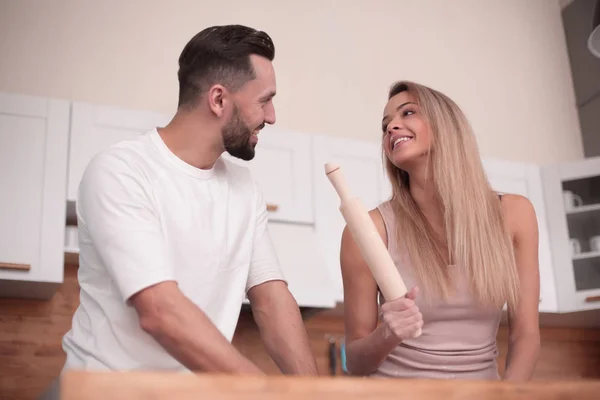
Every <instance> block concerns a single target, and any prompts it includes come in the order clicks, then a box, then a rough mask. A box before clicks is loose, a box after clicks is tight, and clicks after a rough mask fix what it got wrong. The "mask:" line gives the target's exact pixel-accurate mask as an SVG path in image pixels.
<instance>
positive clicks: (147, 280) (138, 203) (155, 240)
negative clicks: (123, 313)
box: [77, 149, 175, 301]
mask: <svg viewBox="0 0 600 400" xmlns="http://www.w3.org/2000/svg"><path fill="white" fill-rule="evenodd" d="M151 199H152V189H151V186H150V184H149V182H148V180H147V178H146V177H145V176H144V174H143V171H142V170H141V168H140V167H139V166H137V165H136V163H135V162H134V160H132V159H131V158H130V157H127V154H126V150H123V149H113V150H111V151H109V152H104V153H101V154H100V155H98V156H96V157H95V158H94V159H93V160H92V161H91V162H90V164H89V165H88V167H87V168H86V171H85V173H84V175H83V178H82V181H81V183H80V186H79V192H78V200H77V208H78V219H79V223H80V224H83V229H86V230H87V232H88V233H89V236H90V238H91V240H92V241H93V243H94V248H95V249H96V252H97V254H98V257H99V258H100V259H101V261H102V263H103V264H104V266H106V268H107V270H108V272H109V274H110V275H111V277H112V278H113V279H114V281H115V283H116V285H117V287H118V288H119V291H120V294H121V297H122V299H123V300H124V301H127V300H128V299H129V298H130V297H131V296H132V295H133V294H135V293H137V292H139V291H140V290H142V289H145V288H147V287H149V286H152V285H154V284H157V283H160V282H163V281H168V280H175V278H174V272H173V269H172V265H171V263H170V261H169V257H168V252H167V251H166V248H165V241H164V239H163V236H162V234H161V230H160V224H159V221H158V218H157V215H156V212H155V209H154V207H153V204H152V200H151Z"/></svg>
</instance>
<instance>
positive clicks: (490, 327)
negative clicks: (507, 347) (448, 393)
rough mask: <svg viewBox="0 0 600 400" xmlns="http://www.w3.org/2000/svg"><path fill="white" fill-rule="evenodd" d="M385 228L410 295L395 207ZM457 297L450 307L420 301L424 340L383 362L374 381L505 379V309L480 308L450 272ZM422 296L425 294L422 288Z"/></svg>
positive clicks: (387, 209) (386, 208)
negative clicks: (501, 332)
mask: <svg viewBox="0 0 600 400" xmlns="http://www.w3.org/2000/svg"><path fill="white" fill-rule="evenodd" d="M378 209H379V211H380V212H381V215H382V216H383V221H384V222H385V226H386V231H387V237H388V250H389V252H390V254H391V256H392V259H393V260H394V263H395V264H396V266H397V267H398V270H399V272H400V274H401V276H402V278H403V280H404V282H405V283H406V286H407V288H408V289H409V290H410V289H411V288H412V287H413V286H414V285H415V279H414V277H413V276H412V275H411V270H410V266H409V265H406V264H405V263H404V261H403V260H402V261H401V257H400V256H401V254H400V253H399V250H398V246H397V243H396V241H395V239H394V238H395V229H396V227H395V218H394V214H393V212H392V208H391V204H390V203H389V202H385V203H383V204H381V205H380V206H379V207H378ZM448 268H450V269H451V274H452V277H453V279H454V282H455V284H456V288H457V290H456V293H455V295H454V296H453V297H452V298H450V300H449V301H448V302H445V301H443V299H439V300H436V299H433V300H432V301H431V302H430V303H429V302H425V301H423V300H421V301H420V299H419V297H417V299H416V304H417V306H418V307H419V311H420V312H421V314H422V315H423V329H422V335H421V336H419V337H418V338H415V339H410V340H405V341H403V342H402V343H401V344H400V345H398V346H397V347H396V348H395V349H394V350H393V351H392V352H391V353H390V354H389V355H388V356H387V358H386V359H385V360H384V361H383V363H382V364H381V365H380V366H379V368H378V369H377V371H376V372H375V373H373V375H372V376H374V377H397V378H424V379H436V378H437V379H487V380H496V379H499V376H498V369H497V364H496V357H497V355H498V350H497V347H496V334H497V331H498V325H499V323H500V318H501V315H502V309H492V310H490V309H489V308H488V309H483V308H482V307H477V304H476V303H475V300H474V299H473V298H472V297H471V295H470V293H469V291H468V289H467V282H466V279H465V277H464V275H463V274H461V271H460V268H459V267H458V266H449V267H448ZM419 289H421V293H422V290H423V289H422V288H419Z"/></svg>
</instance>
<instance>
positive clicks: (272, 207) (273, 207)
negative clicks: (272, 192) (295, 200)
mask: <svg viewBox="0 0 600 400" xmlns="http://www.w3.org/2000/svg"><path fill="white" fill-rule="evenodd" d="M278 209H279V206H278V205H277V204H267V211H277V210H278Z"/></svg>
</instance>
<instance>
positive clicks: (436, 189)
mask: <svg viewBox="0 0 600 400" xmlns="http://www.w3.org/2000/svg"><path fill="white" fill-rule="evenodd" d="M382 135H383V137H382V149H383V153H384V155H385V159H386V162H385V164H386V170H387V175H388V177H389V179H390V181H391V185H392V188H393V195H392V197H391V199H390V200H389V201H386V202H384V203H383V204H381V205H380V206H379V207H377V208H376V209H374V210H371V211H370V212H369V213H370V215H371V218H372V219H373V221H374V223H375V225H376V227H377V229H378V231H379V233H380V235H381V237H382V239H383V240H384V243H386V245H387V247H388V250H389V252H390V253H391V255H392V258H393V259H394V262H395V264H396V266H397V268H398V270H399V272H400V274H401V276H402V278H403V279H404V282H405V283H406V286H407V288H409V292H408V293H407V295H406V296H405V297H403V298H400V299H385V300H387V301H384V300H383V299H382V297H383V296H381V294H380V293H379V291H378V287H377V284H376V282H375V281H374V279H373V276H372V275H371V273H370V271H369V269H368V266H367V265H366V264H365V262H364V260H363V258H362V256H361V254H360V251H359V249H358V247H357V244H356V243H355V242H354V240H353V238H352V236H351V234H350V232H349V230H348V228H346V229H345V230H344V232H343V234H342V244H341V266H342V277H343V283H344V309H345V319H346V322H345V324H346V327H345V328H346V363H347V368H348V370H349V372H350V373H351V374H355V375H371V376H379V377H406V378H457V379H499V378H500V377H499V374H498V368H497V365H496V357H497V354H498V351H497V347H496V333H497V329H498V324H499V322H500V318H501V314H502V308H503V306H504V304H506V305H507V309H508V318H509V324H510V335H509V348H508V354H507V363H506V367H505V373H504V374H503V377H502V378H503V379H506V380H518V381H524V380H528V379H530V378H531V376H532V374H533V370H534V367H535V364H536V360H537V356H538V351H539V346H540V338H539V328H538V299H539V273H538V231H537V220H536V215H535V211H534V209H533V207H532V205H531V203H530V202H529V201H528V199H526V198H525V197H522V196H519V195H513V194H505V195H499V194H497V193H495V192H494V191H493V190H492V189H491V187H490V184H489V183H488V181H487V178H486V175H485V172H484V169H483V167H482V164H481V160H480V156H479V152H478V148H477V144H476V140H475V137H474V135H473V133H472V131H471V128H470V126H469V123H468V122H467V120H466V118H465V116H464V115H463V113H462V111H461V110H460V109H459V108H458V106H457V105H456V104H455V103H454V102H453V101H452V100H451V99H449V98H448V97H446V96H445V95H444V94H442V93H440V92H438V91H435V90H432V89H430V88H428V87H425V86H422V85H419V84H416V83H413V82H407V81H403V82H398V83H396V84H395V85H393V86H392V88H391V90H390V92H389V96H388V102H387V105H386V106H385V110H384V116H383V126H382ZM378 296H379V298H378ZM378 300H379V301H378ZM380 303H383V305H381V306H380V307H379V304H380ZM379 319H380V320H379ZM378 322H380V323H378ZM419 330H422V334H421V335H420V336H418V334H417V332H418V331H419Z"/></svg>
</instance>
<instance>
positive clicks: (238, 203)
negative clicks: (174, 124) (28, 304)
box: [63, 129, 284, 371]
mask: <svg viewBox="0 0 600 400" xmlns="http://www.w3.org/2000/svg"><path fill="white" fill-rule="evenodd" d="M77 217H78V227H79V246H80V255H79V257H80V258H79V273H78V279H79V285H80V287H81V294H80V300H81V301H80V305H79V307H78V308H77V310H76V312H75V314H74V317H73V324H72V328H71V330H70V331H69V332H67V334H66V335H65V336H64V338H63V349H64V350H65V352H66V354H67V359H66V364H65V367H64V369H68V368H77V369H111V370H132V369H146V370H149V369H151V370H157V369H158V370H184V371H186V370H187V369H186V368H185V367H183V366H182V365H181V364H180V363H179V362H178V361H177V360H176V359H174V358H173V357H171V356H170V355H169V354H168V353H167V352H166V351H165V350H164V349H163V348H162V347H161V346H160V345H159V344H158V343H157V342H156V341H155V340H154V339H153V338H152V337H151V336H150V335H149V334H147V333H146V332H145V331H143V330H142V329H141V328H140V324H139V319H138V315H137V313H136V311H135V309H134V308H133V307H132V306H131V305H130V304H129V303H128V299H129V298H130V297H131V296H132V295H133V294H135V293H136V292H138V291H140V290H142V289H144V288H147V287H149V286H151V285H154V284H157V283H159V282H163V281H169V280H174V281H176V282H177V283H178V285H179V288H180V289H181V291H182V292H183V293H184V294H185V295H186V296H187V297H189V298H190V299H191V301H192V302H194V303H195V304H196V305H198V307H200V309H202V310H203V311H204V312H205V313H206V314H207V316H208V317H209V318H210V320H211V321H212V322H213V323H214V324H215V325H216V327H217V328H218V329H219V330H220V332H221V333H222V334H223V335H224V336H225V337H226V338H227V339H228V340H229V341H231V339H232V337H233V334H234V331H235V328H236V324H237V321H238V318H239V312H240V309H241V305H242V301H243V300H244V298H245V295H246V292H247V291H248V290H249V289H250V288H251V287H253V286H255V285H258V284H260V283H263V282H266V281H269V280H284V277H283V275H282V272H281V270H280V268H279V263H278V259H277V256H276V253H275V250H274V248H273V245H272V243H271V239H270V236H269V232H268V229H267V210H266V204H265V201H264V199H263V197H262V194H261V192H260V189H259V187H258V185H257V184H256V182H255V181H254V180H253V179H252V178H251V175H250V173H249V170H248V169H247V168H245V167H242V166H239V165H236V164H234V163H232V162H231V161H228V160H226V159H224V158H223V157H221V158H219V159H218V161H217V162H216V163H215V165H214V166H213V168H212V169H210V170H204V169H198V168H195V167H193V166H191V165H189V164H187V163H185V162H184V161H183V160H181V159H180V158H178V157H177V156H176V155H175V154H173V153H172V152H171V151H170V150H169V148H168V147H167V146H166V145H165V144H164V142H163V141H162V139H161V137H160V135H159V134H158V132H157V130H156V129H154V130H151V131H150V132H148V133H146V134H144V135H140V136H139V137H137V138H135V139H133V140H129V141H125V142H121V143H119V144H116V145H114V146H112V147H110V148H109V149H107V150H105V151H103V152H102V153H100V154H98V155H97V156H95V157H94V158H93V159H92V160H91V162H90V163H89V165H88V167H87V168H86V171H85V173H84V175H83V178H82V181H81V183H80V186H79V192H78V199H77ZM196 333H197V334H198V335H202V332H196Z"/></svg>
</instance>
